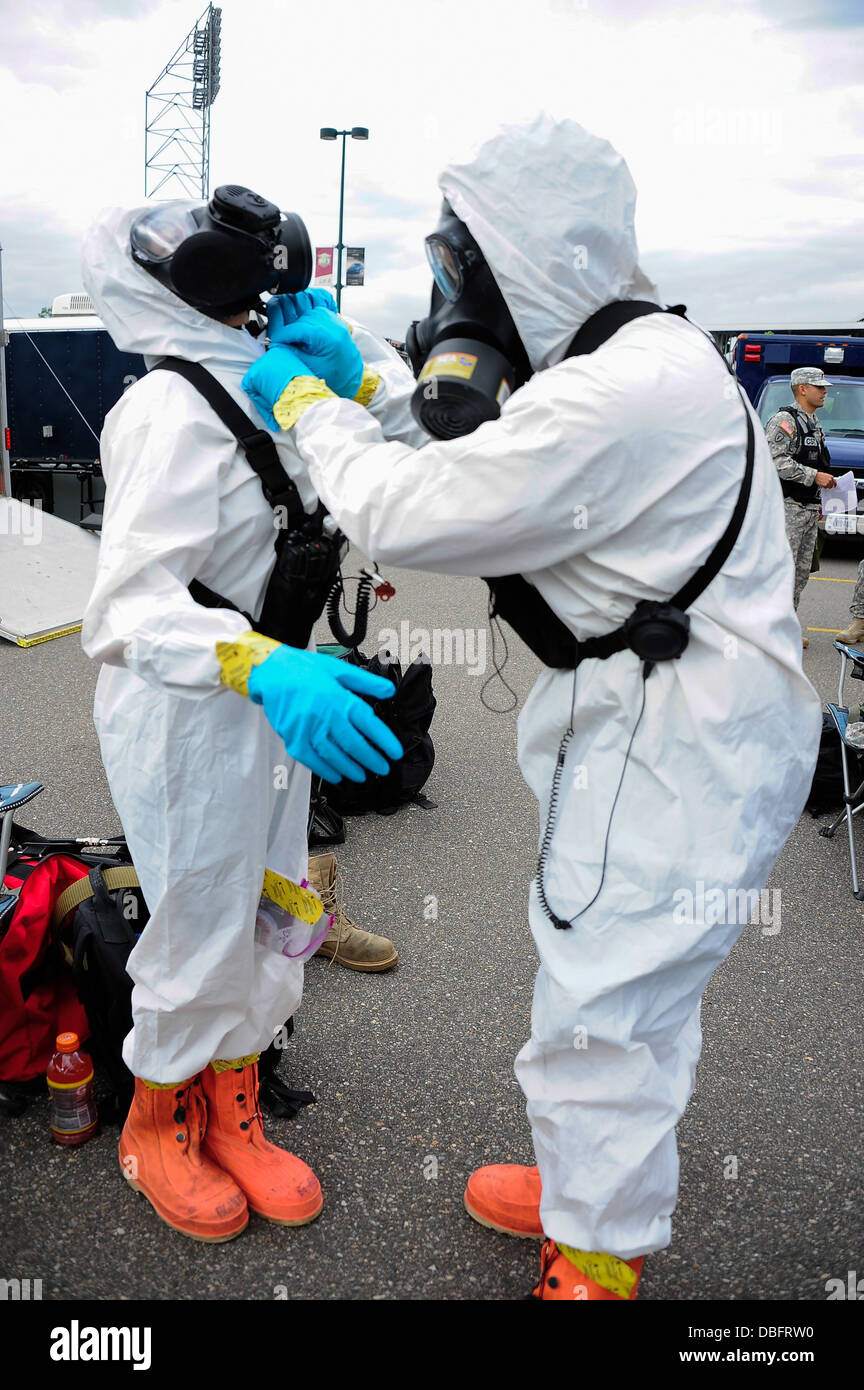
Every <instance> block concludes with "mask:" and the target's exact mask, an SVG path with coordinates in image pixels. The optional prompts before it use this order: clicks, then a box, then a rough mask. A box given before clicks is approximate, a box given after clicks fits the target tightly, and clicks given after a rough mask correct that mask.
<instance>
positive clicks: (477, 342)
mask: <svg viewBox="0 0 864 1390" xmlns="http://www.w3.org/2000/svg"><path fill="white" fill-rule="evenodd" d="M426 258H427V260H428V262H429V266H430V269H431V271H432V274H433V275H434V277H435V284H434V285H433V287H432V306H431V308H430V311H429V316H428V318H425V319H422V320H421V321H420V322H419V323H417V322H415V323H412V325H411V327H410V328H409V329H408V333H407V339H406V344H405V346H406V348H407V351H408V356H409V357H410V359H411V366H412V368H413V369H414V375H415V376H416V378H417V389H416V391H415V392H414V395H413V396H412V397H411V411H412V414H413V416H414V419H415V420H416V421H417V423H418V424H419V425H421V426H422V427H423V429H425V430H426V431H427V432H428V433H429V434H432V435H434V436H435V437H436V438H437V439H456V438H458V437H459V436H460V435H463V434H471V432H472V431H473V430H476V428H477V426H478V425H480V424H482V423H483V421H484V420H496V419H497V418H498V416H499V414H500V413H501V406H502V405H503V403H504V401H505V400H506V399H507V397H508V396H509V395H511V393H512V392H513V391H515V390H516V388H517V387H518V386H522V385H523V384H524V383H525V382H526V381H527V380H528V378H529V377H530V376H531V364H530V362H529V361H528V354H527V353H526V351H525V348H524V346H523V343H522V339H521V338H520V337H519V333H518V331H517V329H516V325H515V323H514V322H513V319H512V317H511V314H510V310H509V309H508V308H507V305H506V303H505V300H504V296H503V295H502V293H501V291H500V289H499V288H498V285H497V283H496V281H495V277H494V276H493V274H492V272H491V270H490V269H489V266H488V265H487V264H486V261H485V258H484V256H483V252H482V251H481V250H480V247H479V246H478V245H477V242H476V241H475V240H474V238H473V237H472V235H471V233H470V232H469V230H468V228H467V227H466V226H465V223H464V222H462V221H461V220H460V219H459V218H458V217H457V216H456V214H455V213H454V211H453V209H452V208H451V206H450V204H449V203H448V202H447V201H446V199H445V201H444V204H443V206H442V209H441V220H440V222H439V223H438V228H437V230H436V231H435V232H433V233H432V235H431V236H428V237H427V238H426Z"/></svg>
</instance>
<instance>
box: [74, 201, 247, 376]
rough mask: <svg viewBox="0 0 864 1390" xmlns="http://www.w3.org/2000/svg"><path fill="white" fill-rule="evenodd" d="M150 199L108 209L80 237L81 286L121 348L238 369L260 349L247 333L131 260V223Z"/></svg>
mask: <svg viewBox="0 0 864 1390" xmlns="http://www.w3.org/2000/svg"><path fill="white" fill-rule="evenodd" d="M177 206H178V207H181V208H183V209H187V208H189V209H191V208H200V207H202V206H204V204H203V202H202V200H201V199H198V200H197V201H196V200H185V199H184V200H178V203H177ZM152 207H153V204H152V203H145V204H144V206H143V207H136V208H128V209H127V208H109V209H108V210H107V211H105V212H103V213H101V214H100V216H99V218H98V219H97V221H96V222H94V224H93V226H92V227H91V228H90V230H89V231H88V233H87V235H86V237H85V238H84V243H83V246H82V250H81V267H82V273H83V280H84V288H85V289H86V291H87V293H88V294H89V295H90V298H91V299H92V301H93V304H94V307H95V309H96V312H97V314H98V315H99V317H100V318H101V320H102V322H103V323H104V325H105V327H106V328H107V330H108V332H109V333H110V335H111V337H112V338H113V340H114V343H115V344H116V346H117V347H118V348H119V349H120V351H121V352H140V353H142V354H143V356H144V358H145V361H146V363H147V366H148V368H149V367H152V366H153V364H154V363H155V362H157V361H158V360H159V359H160V358H162V357H182V358H183V359H184V360H185V361H187V362H200V363H202V365H203V366H205V367H206V368H207V369H208V371H215V370H218V369H220V368H221V369H222V370H223V371H224V370H229V371H231V370H233V371H238V370H239V372H240V374H241V376H242V374H243V372H245V371H246V369H247V368H248V367H249V366H251V364H252V363H253V362H254V361H255V360H256V358H258V357H260V355H261V353H262V352H263V350H264V349H263V344H258V343H256V341H255V339H254V338H252V337H251V335H250V334H248V333H245V332H243V331H242V330H241V331H238V330H237V329H236V328H229V327H228V326H227V324H223V323H218V322H217V321H216V320H215V319H211V318H208V317H207V315H206V314H203V313H201V311H200V310H199V309H193V308H192V306H191V304H186V303H184V301H183V300H182V299H180V298H178V296H177V295H176V294H172V293H171V291H170V290H168V289H166V288H165V287H164V285H160V284H159V282H158V280H155V279H154V278H153V276H152V275H148V274H147V271H146V270H144V269H143V268H142V267H141V266H139V265H136V264H135V262H134V261H133V259H132V252H131V249H130V244H129V235H130V232H131V229H132V224H133V223H134V222H135V221H136V219H137V218H138V217H140V216H141V214H142V213H144V212H148V211H152Z"/></svg>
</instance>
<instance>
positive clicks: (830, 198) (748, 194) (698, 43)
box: [0, 0, 864, 336]
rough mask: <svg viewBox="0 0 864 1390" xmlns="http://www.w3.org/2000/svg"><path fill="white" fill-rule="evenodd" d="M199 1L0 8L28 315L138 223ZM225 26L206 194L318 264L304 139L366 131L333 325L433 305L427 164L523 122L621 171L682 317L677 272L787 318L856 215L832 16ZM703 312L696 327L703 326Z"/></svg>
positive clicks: (719, 11)
mask: <svg viewBox="0 0 864 1390" xmlns="http://www.w3.org/2000/svg"><path fill="white" fill-rule="evenodd" d="M199 3H200V7H201V9H203V3H202V2H201V0H198V3H191V4H189V3H186V0H141V3H139V4H137V5H130V4H128V3H121V0H84V3H79V4H78V5H77V6H76V9H75V11H74V13H75V23H74V24H70V22H69V15H70V11H69V10H68V9H67V8H66V7H65V6H64V5H61V4H60V3H56V4H47V3H42V4H40V5H37V6H36V7H35V8H33V7H31V8H30V9H29V10H28V11H26V12H25V11H24V10H23V8H13V7H12V6H11V5H9V6H3V9H2V13H3V26H4V47H3V57H2V60H0V61H2V62H3V63H4V64H6V65H8V71H7V72H6V73H5V74H4V75H3V80H2V82H0V129H2V130H3V132H4V143H3V153H2V171H0V172H2V187H3V190H4V199H3V204H2V207H0V241H4V242H5V243H6V245H7V254H6V257H5V264H4V276H5V283H6V286H7V292H8V297H9V299H10V301H11V302H12V303H13V304H15V305H16V307H20V308H23V311H24V312H35V311H36V310H37V309H38V308H39V306H40V304H42V303H45V302H49V301H50V299H51V298H52V297H53V295H54V294H56V293H59V292H61V291H63V290H67V289H73V288H76V287H77V279H76V282H75V283H74V284H73V283H66V282H65V281H64V282H63V283H57V278H56V277H59V276H60V275H61V274H62V275H67V274H71V273H72V271H71V269H70V270H68V271H67V269H66V267H67V266H68V267H70V268H71V267H73V266H74V265H75V264H76V262H77V249H76V248H75V246H74V241H75V239H76V238H77V237H80V234H81V233H82V232H83V231H84V229H85V228H86V226H87V224H88V223H89V221H90V220H91V219H92V217H93V215H94V213H95V212H96V211H97V210H98V208H99V207H100V206H103V205H105V204H108V203H112V202H114V203H132V202H137V201H143V192H142V190H143V158H142V150H143V111H144V101H143V97H144V92H145V90H146V89H147V87H148V86H149V85H150V83H151V82H152V81H153V79H154V78H155V77H156V75H157V73H158V72H159V71H160V69H161V68H162V66H163V65H164V64H165V62H166V61H167V59H168V58H169V57H170V55H171V53H172V52H173V50H174V48H175V47H176V46H177V44H178V43H179V42H180V40H181V39H182V38H183V36H184V34H185V33H186V32H187V31H188V30H189V28H190V27H191V26H192V24H193V22H194V21H195V19H196V18H197V15H198V4H199ZM222 10H223V22H222V36H223V42H222V52H223V63H222V90H221V92H220V94H219V96H218V98H217V101H216V103H215V105H214V107H213V112H212V149H211V167H212V178H211V186H216V185H217V184H218V183H221V182H229V181H231V182H234V181H236V182H242V183H246V184H248V185H249V186H251V187H253V188H257V189H259V190H260V191H261V192H262V193H264V194H266V195H267V196H268V197H271V198H273V199H274V200H276V201H278V202H280V203H281V205H282V206H284V207H286V208H292V209H294V210H296V211H299V212H300V213H301V214H302V215H303V216H304V218H305V219H306V221H307V223H308V226H309V230H310V234H311V236H312V239H313V242H314V243H315V244H321V245H328V244H331V243H332V242H335V240H336V236H337V217H338V193H339V160H340V144H338V143H337V144H332V143H322V142H321V141H320V140H319V138H318V130H319V127H320V126H323V125H334V124H335V125H337V126H338V127H340V128H344V127H347V126H350V125H354V124H362V125H366V126H368V127H369V128H370V139H369V141H368V143H367V142H355V141H349V142H348V148H347V175H346V215H345V240H346V242H349V243H351V244H358V245H365V246H366V248H367V258H366V259H367V284H366V286H365V287H364V288H363V289H356V290H349V291H347V292H346V295H345V307H346V309H347V310H348V311H349V312H350V313H352V314H354V315H355V316H356V317H358V318H365V319H366V320H367V321H368V322H369V323H370V326H372V327H376V328H378V329H379V330H387V331H389V332H390V333H391V334H393V335H394V336H401V335H402V333H403V332H404V327H405V323H404V317H401V316H404V314H405V312H406V310H410V313H411V314H412V316H413V315H416V314H417V313H419V312H422V311H423V310H424V308H425V304H426V302H427V300H428V283H429V280H428V273H427V271H426V267H425V260H424V256H423V236H424V234H425V233H426V232H427V231H428V230H430V228H431V227H432V226H433V225H434V223H435V221H436V219H437V209H438V204H439V198H440V195H439V193H438V189H437V175H438V173H439V171H440V169H441V167H442V166H443V165H444V164H445V163H447V162H449V161H451V160H453V159H455V158H458V157H460V156H461V155H462V154H463V153H465V152H466V150H467V149H470V148H471V147H473V146H475V145H476V143H477V142H478V141H479V140H480V139H481V138H483V137H484V136H485V135H487V134H489V133H491V131H492V130H494V129H495V128H496V127H497V126H498V125H499V124H500V123H502V122H512V121H518V120H522V119H527V118H529V117H530V116H532V115H533V114H535V113H536V111H537V110H538V109H540V108H544V109H546V110H548V111H549V112H550V113H551V114H553V115H559V116H568V117H573V118H575V119H577V120H581V121H582V122H583V124H585V125H587V126H588V127H589V128H590V129H592V130H594V131H596V132H597V133H598V134H601V135H604V136H606V137H607V138H608V139H610V140H611V141H612V143H613V144H615V145H616V146H617V147H618V148H619V149H620V150H621V151H622V153H624V155H625V156H626V158H627V160H628V163H629V164H630V167H631V169H632V171H633V175H634V178H635V180H636V183H637V187H638V188H639V204H638V210H637V228H638V231H639V237H640V245H641V246H642V248H643V253H644V255H645V257H646V261H648V262H651V263H652V264H653V263H654V261H655V260H656V258H657V257H661V258H662V264H663V266H664V274H663V276H662V285H663V288H664V290H665V291H666V292H667V293H668V294H669V295H670V297H671V298H673V299H674V298H677V297H678V296H679V293H680V292H679V291H678V289H677V288H676V286H675V283H674V279H675V276H674V264H675V257H676V255H677V256H679V257H681V258H682V265H683V264H684V263H685V261H686V263H687V264H688V265H689V264H693V263H694V261H693V259H692V258H695V261H696V262H698V264H699V265H700V266H704V267H705V268H706V271H707V268H708V267H709V266H710V265H711V264H714V265H715V266H717V267H718V271H719V269H720V267H722V265H723V264H726V265H728V266H730V267H732V266H734V278H735V283H736V295H741V296H743V297H744V298H745V299H746V297H747V296H748V294H749V295H752V297H753V300H754V302H758V298H759V296H760V294H761V292H762V287H763V285H764V283H765V280H766V273H769V272H770V270H771V267H772V265H773V264H774V263H775V262H778V261H781V262H782V263H783V264H784V266H787V265H788V267H789V280H788V292H789V298H790V308H791V307H792V305H793V303H794V298H795V295H796V292H797V291H796V285H797V282H798V281H799V280H800V278H801V277H802V276H804V277H805V278H807V277H809V276H810V275H811V274H812V266H809V265H806V264H805V263H804V262H803V261H802V260H801V255H800V248H802V247H803V246H804V244H805V243H806V241H807V238H808V237H810V236H812V235H813V234H814V232H816V231H819V232H821V233H822V234H825V235H826V236H827V238H828V244H829V245H830V238H831V233H832V230H836V233H837V234H838V235H840V234H842V233H844V232H845V229H847V228H848V227H849V226H850V224H851V223H852V222H853V220H854V219H855V218H857V216H858V213H859V207H860V205H859V194H858V188H857V186H856V185H857V184H858V182H859V180H858V178H857V170H856V167H855V165H852V164H847V165H844V164H843V162H842V161H843V160H857V159H858V149H859V146H860V133H861V131H862V130H864V101H862V98H861V95H860V89H858V90H856V88H855V87H854V86H853V83H854V82H855V80H856V76H857V74H858V73H860V68H861V57H862V54H861V40H860V37H859V36H860V30H855V29H854V28H852V27H849V25H850V14H852V13H854V12H852V11H851V10H850V7H849V5H844V4H842V3H835V2H834V0H819V3H818V7H817V8H816V9H815V10H814V9H813V7H812V6H811V7H810V9H809V11H808V10H807V9H806V7H805V8H804V9H802V7H800V6H798V7H796V8H795V10H794V13H793V12H790V16H791V21H792V22H794V24H795V25H796V26H797V25H800V24H801V23H803V22H804V20H803V18H802V16H806V14H807V13H810V14H811V16H812V17H811V19H810V21H809V27H805V28H801V27H783V21H782V20H781V21H780V22H778V19H777V18H776V17H775V14H776V13H777V12H776V11H775V8H774V7H773V6H769V5H767V3H766V4H765V5H764V6H763V5H761V4H757V3H756V0H729V3H726V4H724V5H723V6H722V7H720V6H716V7H705V6H698V7H697V6H692V5H676V4H666V5H664V4H655V5H651V4H650V3H645V2H644V0H638V3H637V0H603V2H602V3H601V0H593V3H585V2H584V0H546V3H535V4H534V5H532V6H530V7H529V6H527V5H523V4H520V5H510V6H507V5H502V4H500V0H472V3H471V4H470V5H469V4H465V3H464V0H377V2H376V4H375V6H374V7H373V8H371V9H366V10H364V9H363V8H362V7H358V6H357V5H356V4H354V3H351V2H350V0H320V3H317V4H316V5H315V6H314V7H312V6H309V7H305V8H304V7H300V6H288V5H285V4H281V3H277V0H225V3H224V4H223V6H222ZM780 13H785V12H780ZM843 26H846V27H843ZM49 247H50V248H51V249H50V253H49V250H48V248H49ZM63 247H65V248H66V250H65V251H64V250H63V249H62V248H63ZM688 258H689V259H688ZM730 258H731V259H730ZM820 272H821V276H822V279H821V281H820V279H819V278H817V280H816V294H817V296H818V293H819V285H820V283H821V284H822V285H824V286H825V294H826V297H827V296H828V295H829V292H830V295H832V296H834V295H835V290H834V289H830V281H831V279H832V277H833V276H834V274H835V267H834V265H833V264H832V262H831V257H830V256H829V257H828V264H826V265H823V266H820ZM702 278H703V280H704V282H705V283H706V284H707V285H708V286H710V285H711V283H713V282H716V283H722V281H723V275H722V273H719V274H717V275H712V274H709V273H704V272H703V276H702ZM808 283H809V280H808ZM778 294H780V295H781V296H782V294H783V289H782V286H780V287H778ZM711 296H712V291H711V289H710V288H709V289H707V290H706V292H705V301H704V302H705V313H706V314H707V316H708V317H710V316H711V315H712V313H715V312H716V313H719V303H718V305H717V308H716V309H715V306H714V303H713V301H712V297H711ZM837 296H838V297H839V298H840V299H841V300H845V299H846V298H848V300H849V309H850V315H851V313H852V309H853V308H854V310H855V315H854V316H857V311H858V309H859V307H862V306H864V278H861V277H859V276H856V275H855V273H854V267H853V266H851V265H848V264H845V265H844V268H843V275H842V279H840V278H838V280H837ZM725 298H726V297H725V296H724V302H725ZM19 299H24V300H25V303H24V304H23V305H19V304H17V303H16V301H17V300H19ZM832 302H833V301H832ZM862 311H864V309H862ZM826 312H827V307H826ZM724 316H725V315H724Z"/></svg>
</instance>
